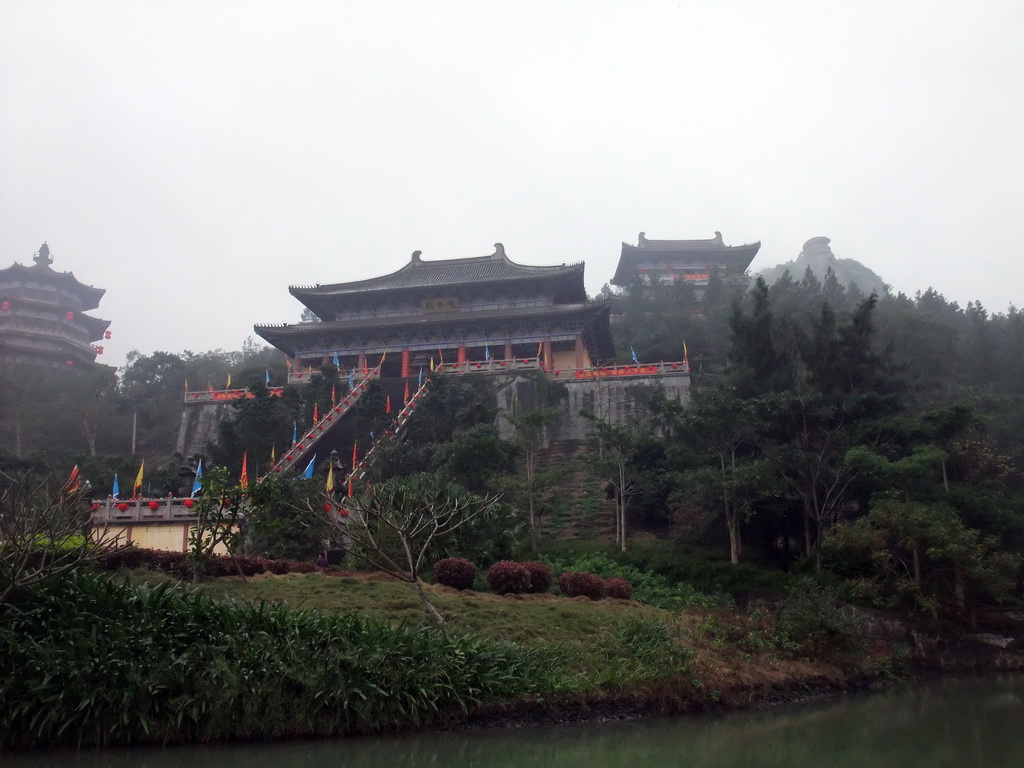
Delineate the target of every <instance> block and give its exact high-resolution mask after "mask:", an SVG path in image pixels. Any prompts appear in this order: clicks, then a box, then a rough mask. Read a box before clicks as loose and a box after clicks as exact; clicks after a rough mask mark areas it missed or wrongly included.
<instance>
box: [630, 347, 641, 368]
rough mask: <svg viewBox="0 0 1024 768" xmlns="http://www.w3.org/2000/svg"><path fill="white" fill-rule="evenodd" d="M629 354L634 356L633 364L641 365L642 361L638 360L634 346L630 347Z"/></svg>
mask: <svg viewBox="0 0 1024 768" xmlns="http://www.w3.org/2000/svg"><path fill="white" fill-rule="evenodd" d="M629 354H631V355H632V356H633V362H634V363H636V364H637V365H640V361H639V360H637V359H636V352H634V351H633V346H632V345H630V347H629Z"/></svg>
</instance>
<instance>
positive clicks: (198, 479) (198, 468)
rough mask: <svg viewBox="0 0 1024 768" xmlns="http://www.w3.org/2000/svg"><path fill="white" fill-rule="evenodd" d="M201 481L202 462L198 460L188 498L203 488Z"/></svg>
mask: <svg viewBox="0 0 1024 768" xmlns="http://www.w3.org/2000/svg"><path fill="white" fill-rule="evenodd" d="M202 480H203V460H202V459H200V460H199V463H198V464H197V465H196V479H195V480H193V481H192V493H190V494H189V497H193V496H195V495H196V494H197V493H199V489H200V488H202V487H203V482H202Z"/></svg>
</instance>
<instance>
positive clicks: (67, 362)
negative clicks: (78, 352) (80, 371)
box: [64, 360, 74, 365]
mask: <svg viewBox="0 0 1024 768" xmlns="http://www.w3.org/2000/svg"><path fill="white" fill-rule="evenodd" d="M64 365H74V363H72V362H71V361H70V360H65V361H64Z"/></svg>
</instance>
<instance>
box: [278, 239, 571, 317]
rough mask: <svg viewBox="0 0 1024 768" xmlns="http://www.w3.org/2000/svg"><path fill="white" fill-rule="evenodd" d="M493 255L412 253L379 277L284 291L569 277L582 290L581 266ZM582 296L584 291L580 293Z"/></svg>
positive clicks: (333, 293)
mask: <svg viewBox="0 0 1024 768" xmlns="http://www.w3.org/2000/svg"><path fill="white" fill-rule="evenodd" d="M495 249H496V250H495V252H494V253H493V254H491V255H490V256H475V257H472V258H466V259H445V260H442V261H423V260H422V259H421V258H420V252H419V251H416V252H415V253H414V254H413V255H412V259H411V260H410V261H409V263H408V264H406V265H405V266H404V267H402V268H401V269H399V270H397V271H395V272H392V273H391V274H389V275H384V276H382V277H372V278H370V279H368V280H357V281H354V282H351V283H334V284H331V285H316V286H309V285H293V286H291V287H290V288H289V289H288V290H289V291H290V292H291V294H292V295H293V296H295V297H296V298H297V299H299V300H300V301H302V302H303V303H305V301H306V299H307V298H310V299H314V301H315V300H316V299H318V298H327V297H343V296H348V295H351V294H354V293H369V292H373V291H394V290H403V289H408V288H429V287H433V286H451V285H464V284H472V283H494V282H504V281H508V280H524V279H527V280H528V279H536V278H558V277H562V276H570V277H574V278H576V279H578V280H579V284H580V290H581V292H582V291H583V267H584V265H583V264H582V263H578V264H568V265H566V264H559V265H555V266H527V265H525V264H516V263H515V262H514V261H511V260H510V259H509V258H508V257H507V256H506V255H505V249H504V248H503V247H502V245H501V244H500V243H495ZM581 295H582V296H585V292H583V293H582V294H581Z"/></svg>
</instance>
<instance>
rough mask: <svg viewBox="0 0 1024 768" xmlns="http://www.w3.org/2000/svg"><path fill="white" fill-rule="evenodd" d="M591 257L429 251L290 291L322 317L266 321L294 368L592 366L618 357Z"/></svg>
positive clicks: (391, 372) (266, 330) (409, 370)
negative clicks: (540, 261) (380, 269)
mask: <svg viewBox="0 0 1024 768" xmlns="http://www.w3.org/2000/svg"><path fill="white" fill-rule="evenodd" d="M583 269H584V265H583V264H582V263H578V264H569V265H566V264H561V265H556V266H527V265H524V264H517V263H515V262H513V261H512V260H510V259H509V258H508V257H507V256H506V255H505V249H504V247H503V246H502V245H501V244H500V243H496V244H495V251H494V253H493V254H491V255H489V256H480V257H472V258H462V259H446V260H438V261H425V260H423V259H421V258H420V251H416V252H415V253H413V255H412V258H411V260H410V261H409V263H408V264H406V265H405V266H403V267H402V268H401V269H399V270H397V271H395V272H392V273H391V274H389V275H384V276H382V277H374V278H371V279H369V280H359V281H355V282H350V283H335V284H332V285H315V286H292V287H290V288H289V292H290V293H291V294H292V295H293V296H294V297H295V298H297V299H298V300H299V301H301V302H302V303H303V304H304V305H305V306H306V307H307V308H308V309H309V310H310V311H312V312H313V313H314V314H315V315H316V317H317V318H319V320H320V322H313V323H299V324H293V325H257V326H255V327H254V330H255V332H256V333H257V334H259V335H260V336H261V337H263V338H264V339H266V340H267V341H268V342H269V343H270V344H272V345H274V346H275V347H277V348H278V349H280V350H281V351H282V352H284V353H285V354H286V355H288V356H289V357H290V358H291V359H292V361H293V362H292V365H293V370H294V369H296V368H297V369H299V370H305V369H308V368H318V367H319V366H321V365H323V364H324V363H329V362H335V361H337V363H338V364H339V367H341V368H342V369H343V370H344V369H348V368H357V369H364V368H366V367H367V366H371V367H372V366H376V365H377V364H378V363H379V362H380V361H381V359H382V358H384V360H385V362H384V366H383V368H382V371H381V375H382V376H385V377H394V376H406V377H407V376H415V375H417V373H418V371H419V370H420V369H426V368H429V367H433V365H436V364H441V363H472V362H484V361H492V362H493V361H500V360H513V359H523V358H532V359H536V358H538V357H539V358H541V361H542V363H543V364H544V365H545V366H546V367H556V368H561V369H585V368H589V367H591V366H595V365H598V364H602V363H606V362H609V361H611V360H612V358H613V357H614V354H615V351H614V345H613V343H612V337H611V331H610V329H609V306H608V304H607V303H606V302H595V301H589V300H588V299H587V295H586V291H585V289H584V285H583Z"/></svg>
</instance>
